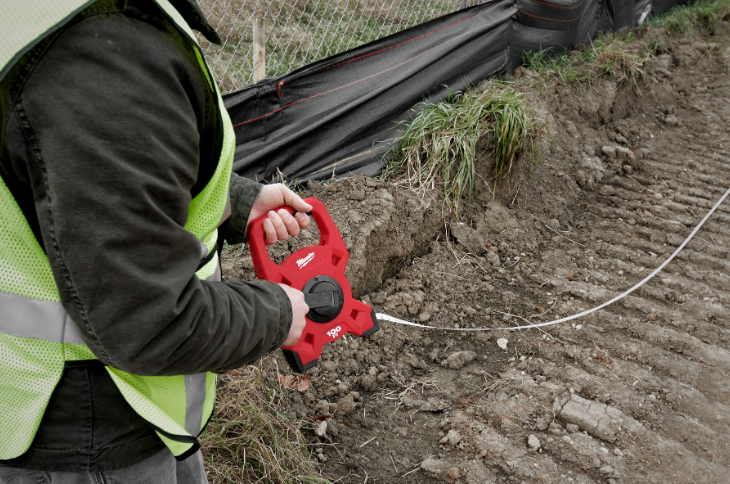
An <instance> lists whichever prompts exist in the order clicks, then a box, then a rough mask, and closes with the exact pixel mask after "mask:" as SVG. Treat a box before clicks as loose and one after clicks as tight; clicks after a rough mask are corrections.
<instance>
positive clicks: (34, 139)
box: [7, 14, 291, 375]
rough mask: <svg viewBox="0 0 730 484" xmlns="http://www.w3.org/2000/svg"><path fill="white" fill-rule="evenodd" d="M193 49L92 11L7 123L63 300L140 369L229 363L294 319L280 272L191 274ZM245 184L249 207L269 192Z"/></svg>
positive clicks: (116, 362)
mask: <svg viewBox="0 0 730 484" xmlns="http://www.w3.org/2000/svg"><path fill="white" fill-rule="evenodd" d="M196 62H197V61H196V60H195V57H194V54H193V52H191V50H190V47H187V46H185V45H184V44H183V43H181V42H180V41H179V39H177V40H176V39H175V38H174V35H173V34H171V33H170V31H169V29H166V28H163V27H160V26H159V25H155V24H152V23H148V22H144V21H141V20H138V19H135V18H132V17H130V16H126V15H124V14H104V15H98V16H94V17H91V18H88V19H85V20H83V21H81V22H79V23H78V24H76V25H75V26H72V27H71V28H69V29H68V30H66V31H65V32H64V33H63V34H61V35H60V36H59V37H58V38H57V39H56V40H55V42H54V43H53V44H52V46H51V47H50V48H49V49H48V50H47V51H46V53H45V54H44V56H43V58H42V59H41V60H40V61H39V62H38V64H37V65H36V66H35V70H34V72H33V74H32V75H31V76H30V77H29V79H28V82H27V84H26V86H25V88H24V91H23V92H22V95H21V96H20V97H19V98H18V100H17V102H16V104H15V105H14V107H13V112H12V121H11V123H10V124H9V126H8V132H9V135H8V137H7V139H8V140H9V149H10V152H11V156H12V157H13V158H14V160H13V166H16V167H18V166H25V167H26V169H27V170H28V173H27V174H26V178H27V179H28V180H30V185H31V188H32V190H33V196H34V201H35V209H36V213H37V216H38V221H39V225H40V227H41V233H42V237H43V244H44V246H45V250H46V253H47V254H48V257H49V260H50V263H51V266H52V269H53V274H54V277H55V280H56V283H57V285H58V288H59V291H60V294H61V300H62V303H63V305H64V307H65V308H66V310H67V311H68V313H69V314H70V316H71V318H72V319H73V320H74V322H75V323H76V324H77V326H78V327H79V330H80V332H81V334H82V336H83V338H84V340H85V341H86V342H87V343H88V345H89V346H90V348H91V349H92V351H93V352H94V354H96V355H97V356H98V358H99V359H100V360H102V362H104V363H105V364H108V365H112V366H115V367H117V368H120V369H122V370H125V371H129V372H132V373H136V374H140V375H179V374H190V373H198V372H202V371H215V372H223V371H227V370H230V369H232V368H236V367H238V366H241V365H243V364H246V363H249V362H252V361H254V360H256V359H257V358H259V357H260V356H262V355H264V354H266V353H267V352H269V351H272V350H273V349H275V348H277V347H278V346H280V345H281V344H282V342H283V341H284V339H285V338H286V336H287V334H288V331H289V327H290V325H291V306H290V303H289V300H288V298H287V296H286V293H285V292H284V291H283V290H282V289H281V288H280V287H279V286H277V285H276V284H273V283H270V282H267V281H255V282H243V281H239V280H233V281H228V282H226V283H222V282H205V281H200V280H198V279H197V277H196V276H195V274H194V273H195V270H196V268H197V265H198V263H199V261H200V253H199V250H200V249H199V245H198V241H197V240H196V237H195V236H194V235H192V234H191V233H189V232H187V231H186V230H184V229H183V226H184V225H185V223H186V221H187V217H188V205H189V203H190V200H191V193H190V191H191V187H193V185H194V184H195V182H196V179H197V177H198V174H199V172H200V166H199V164H200V153H199V151H200V149H199V145H200V141H201V136H200V130H199V126H200V123H201V119H203V117H204V116H203V114H204V110H205V109H208V108H209V106H208V107H206V105H207V104H206V100H205V91H204V88H205V84H204V82H205V80H204V79H203V76H202V74H201V73H200V71H199V68H198V67H197V64H196ZM208 104H209V103H208ZM236 186H238V185H236ZM241 186H245V187H248V188H246V190H247V191H246V190H244V192H245V193H244V194H243V195H241V194H240V193H238V192H237V191H236V190H234V199H236V200H239V202H240V203H239V208H240V210H239V212H241V211H245V210H250V204H251V203H253V198H255V196H256V193H258V190H257V189H256V188H255V187H254V186H253V185H251V184H249V183H247V182H243V184H242V185H241ZM237 193H238V195H237ZM239 195H240V197H239ZM236 197H239V198H236ZM252 197H253V198H252ZM246 207H248V208H246ZM242 215H243V214H240V213H239V214H238V216H239V217H240V216H242ZM247 216H248V214H247V213H246V214H245V218H247ZM245 218H244V219H243V224H244V227H245ZM239 229H240V228H239Z"/></svg>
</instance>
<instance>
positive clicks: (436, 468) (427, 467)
mask: <svg viewBox="0 0 730 484" xmlns="http://www.w3.org/2000/svg"><path fill="white" fill-rule="evenodd" d="M447 465H448V464H447V463H446V462H445V461H443V460H441V459H439V458H437V457H429V458H428V459H426V460H424V461H423V462H421V469H423V470H424V471H425V472H427V473H429V474H431V475H439V474H440V473H441V472H445V471H446V466H447Z"/></svg>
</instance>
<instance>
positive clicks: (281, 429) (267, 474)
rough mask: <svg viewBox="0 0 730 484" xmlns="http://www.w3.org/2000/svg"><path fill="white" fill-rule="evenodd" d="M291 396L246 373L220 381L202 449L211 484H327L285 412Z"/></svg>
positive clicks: (257, 375) (247, 370) (253, 371)
mask: <svg viewBox="0 0 730 484" xmlns="http://www.w3.org/2000/svg"><path fill="white" fill-rule="evenodd" d="M288 391H289V390H284V389H279V388H272V386H269V385H268V384H267V383H266V382H265V381H264V380H263V379H262V377H261V374H260V373H259V370H258V369H257V368H254V367H245V368H242V369H239V370H236V372H235V373H233V374H229V375H224V376H222V377H220V378H219V384H218V403H217V410H216V413H215V415H214V417H213V419H212V420H211V421H210V424H209V425H208V429H207V430H206V432H205V434H204V436H203V438H202V439H201V442H200V443H201V447H202V449H203V455H204V456H205V461H206V462H205V464H206V469H207V472H208V479H209V480H210V482H211V483H212V484H224V483H225V484H238V483H241V482H247V483H248V482H250V483H254V482H263V483H271V484H292V483H294V484H324V483H329V482H330V481H328V480H327V479H325V478H323V477H321V475H320V474H319V472H317V469H316V467H315V464H314V462H313V461H312V459H311V457H310V454H309V451H308V450H307V447H306V440H305V438H304V436H303V435H302V433H301V429H300V424H298V423H295V422H293V421H292V419H291V417H290V416H289V415H287V414H286V413H283V412H282V411H281V409H282V408H284V407H285V405H283V403H284V402H282V399H285V398H286V392H288Z"/></svg>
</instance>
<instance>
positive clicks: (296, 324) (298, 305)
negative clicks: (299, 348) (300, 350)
mask: <svg viewBox="0 0 730 484" xmlns="http://www.w3.org/2000/svg"><path fill="white" fill-rule="evenodd" d="M279 286H281V288H282V289H284V292H286V295H287V296H288V297H289V301H290V302H291V314H292V321H291V328H289V336H287V338H286V341H284V346H294V345H295V344H297V341H299V337H300V336H301V335H302V331H304V326H305V325H306V324H307V321H306V319H304V317H305V316H306V315H307V313H308V312H309V306H307V303H306V302H304V293H303V292H302V291H298V290H296V289H294V288H293V287H291V286H287V285H286V284H279Z"/></svg>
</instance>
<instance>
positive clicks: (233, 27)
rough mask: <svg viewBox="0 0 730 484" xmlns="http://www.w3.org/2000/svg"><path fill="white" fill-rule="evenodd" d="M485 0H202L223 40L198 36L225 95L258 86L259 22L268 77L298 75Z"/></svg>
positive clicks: (203, 7) (208, 15) (203, 8)
mask: <svg viewBox="0 0 730 484" xmlns="http://www.w3.org/2000/svg"><path fill="white" fill-rule="evenodd" d="M484 2H485V0H329V1H328V0H200V7H201V9H202V10H203V12H204V13H205V14H206V16H207V17H208V20H209V21H210V22H211V24H212V25H213V27H215V29H216V30H217V32H218V34H219V35H220V36H221V38H222V39H223V45H222V46H217V45H214V44H211V43H210V42H208V41H206V40H205V39H204V38H203V36H202V35H198V40H199V41H200V43H201V45H202V47H203V49H204V50H205V52H206V57H207V59H208V62H209V64H210V65H211V67H212V69H213V71H214V75H215V76H216V79H217V80H218V83H219V84H220V87H221V91H222V92H223V93H227V92H231V91H233V90H235V89H239V88H241V87H243V86H246V85H248V84H252V83H253V55H254V53H253V50H254V49H253V34H254V23H255V22H256V20H257V18H258V19H259V25H261V22H263V25H264V28H265V34H266V44H265V45H266V71H265V75H266V77H273V76H278V75H281V74H286V73H287V72H291V71H294V70H296V69H298V68H300V67H302V66H305V65H307V64H311V63H313V62H316V61H318V60H320V59H324V58H326V57H329V56H332V55H335V54H338V53H340V52H344V51H346V50H349V49H352V48H355V47H357V46H360V45H363V44H366V43H368V42H372V41H373V40H377V39H379V38H381V37H385V36H387V35H390V34H394V33H396V32H398V31H400V30H403V29H406V28H408V27H413V26H414V25H418V24H420V23H423V22H427V21H429V20H431V19H434V18H437V17H441V16H443V15H446V14H448V13H451V12H454V11H456V10H460V9H462V8H466V7H470V6H473V5H476V4H479V3H484Z"/></svg>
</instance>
